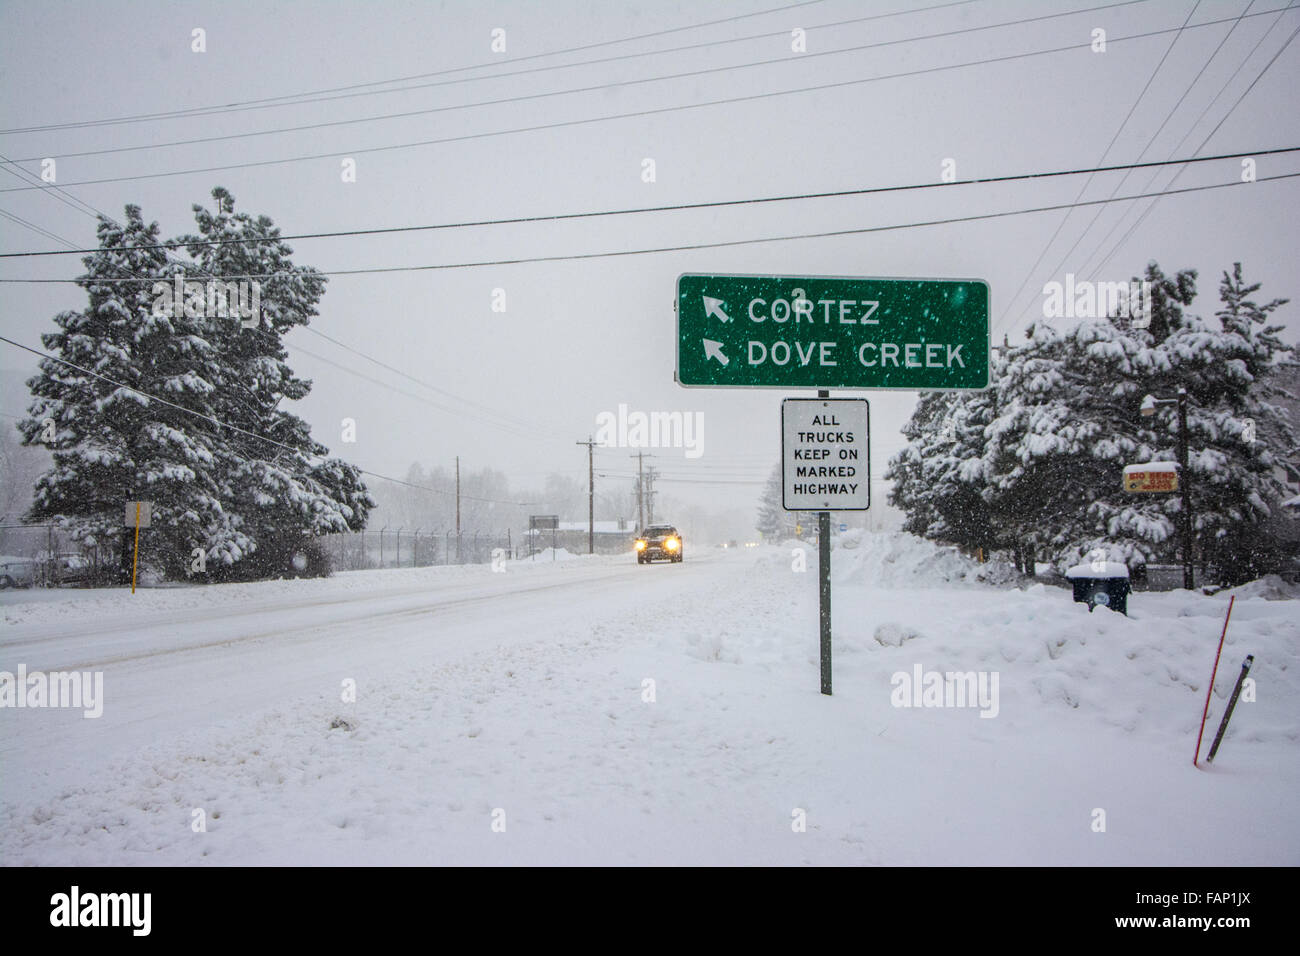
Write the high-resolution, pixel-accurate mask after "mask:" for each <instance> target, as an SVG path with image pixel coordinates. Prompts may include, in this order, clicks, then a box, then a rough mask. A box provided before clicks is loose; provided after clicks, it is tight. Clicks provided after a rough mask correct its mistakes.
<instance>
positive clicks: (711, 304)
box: [700, 295, 731, 322]
mask: <svg viewBox="0 0 1300 956" xmlns="http://www.w3.org/2000/svg"><path fill="white" fill-rule="evenodd" d="M700 298H701V299H703V300H704V317H705V318H708V317H709V316H711V315H716V316H717V317H718V318H720V319H721V320H722V321H723V322H730V321H731V316H729V315H727V313H725V312H723V311H722V300H721V299H710V298H709V297H708V296H707V295H702V296H700Z"/></svg>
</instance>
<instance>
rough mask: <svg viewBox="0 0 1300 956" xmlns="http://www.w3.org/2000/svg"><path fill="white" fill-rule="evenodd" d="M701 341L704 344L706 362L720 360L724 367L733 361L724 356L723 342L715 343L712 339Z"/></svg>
mask: <svg viewBox="0 0 1300 956" xmlns="http://www.w3.org/2000/svg"><path fill="white" fill-rule="evenodd" d="M700 341H702V342H703V343H704V361H706V362H707V361H708V360H709V359H711V358H714V359H717V360H718V363H719V364H721V365H724V366H725V365H726V364H727V363H728V362H730V361H731V359H729V358H727V357H726V356H725V355H723V354H722V343H721V342H714V341H713V340H712V339H701V340H700Z"/></svg>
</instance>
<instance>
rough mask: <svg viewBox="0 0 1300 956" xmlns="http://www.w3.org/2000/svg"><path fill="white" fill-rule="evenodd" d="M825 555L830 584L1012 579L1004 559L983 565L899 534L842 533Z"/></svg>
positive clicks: (887, 584) (931, 583)
mask: <svg viewBox="0 0 1300 956" xmlns="http://www.w3.org/2000/svg"><path fill="white" fill-rule="evenodd" d="M837 544H838V547H837V548H836V550H835V552H834V553H833V554H832V555H831V576H832V579H833V580H835V581H844V582H848V581H855V582H858V583H862V584H866V585H869V586H874V587H894V586H899V585H913V586H947V585H952V584H968V585H972V586H973V585H976V584H1008V583H1010V582H1012V581H1015V580H1016V579H1017V578H1018V575H1017V573H1016V569H1015V568H1013V567H1012V566H1011V565H1010V564H1008V563H1007V562H1005V561H988V562H985V563H983V564H981V563H980V562H978V561H976V560H975V559H974V558H970V557H967V556H966V555H964V554H962V553H961V552H960V551H958V550H957V549H956V548H954V547H945V546H943V545H938V544H935V543H934V542H933V541H926V540H925V539H924V538H918V537H917V536H916V535H913V534H908V533H907V532H905V531H892V532H886V533H876V534H872V533H869V532H861V531H858V533H856V534H855V533H854V532H852V531H850V532H845V533H844V534H843V535H842V536H841V540H840V541H839V542H837Z"/></svg>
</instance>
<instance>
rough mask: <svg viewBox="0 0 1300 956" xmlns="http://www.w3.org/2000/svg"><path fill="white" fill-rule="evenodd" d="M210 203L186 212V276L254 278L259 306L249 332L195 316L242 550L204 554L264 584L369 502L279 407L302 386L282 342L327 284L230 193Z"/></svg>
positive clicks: (360, 517) (350, 472)
mask: <svg viewBox="0 0 1300 956" xmlns="http://www.w3.org/2000/svg"><path fill="white" fill-rule="evenodd" d="M212 198H213V200H214V201H215V210H208V209H206V208H204V207H203V206H199V205H195V206H194V214H195V219H196V221H197V223H198V228H199V231H198V233H197V234H195V235H189V236H185V237H183V238H182V239H180V240H179V241H180V242H181V243H183V244H184V245H185V246H186V247H187V248H188V250H189V253H190V255H191V257H192V258H193V260H194V266H193V268H192V269H190V270H189V274H190V277H191V278H193V279H195V280H198V281H204V282H206V281H207V280H208V279H210V278H213V277H217V278H222V279H224V280H225V281H227V282H231V281H233V282H256V283H257V292H258V295H257V301H258V304H259V309H260V315H258V316H257V317H256V319H257V321H256V325H255V326H253V327H245V324H244V322H243V321H242V317H241V316H240V315H238V314H232V310H231V309H229V308H227V309H225V310H222V309H216V310H212V309H209V310H208V311H216V312H223V311H224V312H225V314H215V315H210V316H209V315H205V316H204V318H203V319H202V320H201V321H202V322H203V329H204V337H205V339H206V340H207V342H209V343H210V344H211V346H212V348H213V350H214V353H215V355H216V356H217V359H216V361H214V362H213V363H212V364H211V365H210V366H209V367H208V369H207V371H208V373H209V374H210V375H211V382H212V385H213V392H212V398H211V401H212V405H213V408H214V409H215V414H216V417H217V418H219V419H220V420H221V421H223V422H226V423H228V424H232V425H236V426H238V427H239V428H240V429H241V430H242V431H241V432H236V431H233V430H229V429H228V430H226V431H225V433H224V437H225V441H224V443H223V445H222V449H221V459H220V468H219V474H220V476H221V479H222V482H223V487H222V491H223V500H224V502H225V503H226V507H227V509H228V510H229V511H231V512H233V514H234V516H235V517H234V521H235V523H236V525H237V526H238V527H239V528H240V530H241V531H242V532H243V533H244V534H245V535H246V536H247V538H248V539H249V542H250V545H251V546H250V547H249V548H247V549H239V550H236V549H230V548H222V549H217V551H216V553H214V555H213V556H214V557H216V558H218V560H219V562H220V563H221V565H223V566H224V575H226V576H238V577H247V576H262V575H266V574H275V573H278V572H280V571H283V570H286V559H287V558H289V557H290V556H292V555H293V554H295V553H297V552H299V551H301V550H303V549H307V548H308V542H309V539H310V538H311V537H313V536H315V535H319V534H324V533H327V532H333V531H346V530H353V531H356V530H360V529H362V528H364V527H365V524H366V518H367V515H368V514H369V511H370V509H371V508H373V507H374V504H375V502H374V499H373V498H372V497H371V496H370V494H369V492H368V491H367V490H366V487H365V485H364V483H363V482H362V480H361V476H360V472H358V470H357V469H356V468H355V467H353V466H352V465H349V464H348V463H347V462H344V461H342V460H340V459H332V458H326V457H325V456H326V455H327V453H328V449H327V448H326V447H325V446H324V445H322V444H320V443H319V442H316V441H314V440H313V439H312V437H311V434H310V429H309V428H308V426H307V424H306V422H304V421H303V420H302V419H301V418H299V417H298V416H296V415H294V414H292V413H290V412H288V411H285V410H284V409H283V408H281V407H280V405H281V403H282V402H284V401H285V400H286V399H288V400H298V399H302V398H304V397H306V395H307V394H308V392H309V391H310V390H311V383H310V382H307V381H305V380H303V379H300V378H298V377H297V376H295V375H294V373H293V370H292V369H290V368H289V366H288V363H287V361H286V359H287V351H286V349H285V347H284V343H283V341H282V337H283V336H284V334H285V333H286V332H288V331H289V330H291V329H293V328H294V327H296V326H299V325H306V324H308V322H309V321H310V320H311V318H312V317H313V316H315V315H317V314H318V313H317V308H316V307H317V305H318V303H319V302H320V299H321V296H322V294H323V292H324V288H325V281H326V280H325V277H324V276H321V275H320V274H318V273H317V272H316V270H314V269H311V268H308V267H303V266H295V265H294V264H293V262H292V260H291V258H290V256H291V255H292V252H293V250H292V249H291V248H290V247H289V246H288V245H287V244H286V243H285V242H283V241H282V240H281V239H279V230H278V229H277V228H276V227H275V224H274V223H273V222H272V221H271V220H270V219H269V218H268V217H266V216H258V217H256V218H254V217H252V216H250V215H249V214H247V213H236V212H235V199H234V197H233V196H232V195H231V194H230V193H229V192H228V191H227V190H225V189H222V188H220V187H219V188H217V189H214V190H213V191H212ZM244 276H251V277H253V278H251V279H241V278H240V277H244ZM243 301H247V298H245V299H244V300H243ZM249 433H251V434H249ZM267 439H270V440H267ZM258 552H260V555H259V554H258ZM250 558H251V559H250Z"/></svg>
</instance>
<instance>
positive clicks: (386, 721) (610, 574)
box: [0, 534, 1300, 865]
mask: <svg viewBox="0 0 1300 956" xmlns="http://www.w3.org/2000/svg"><path fill="white" fill-rule="evenodd" d="M837 544H838V547H837V549H836V550H835V552H834V556H833V560H832V573H833V578H834V603H833V612H834V633H835V647H834V652H835V670H834V681H835V694H834V696H833V697H825V696H823V695H821V694H820V693H818V642H817V573H816V549H815V548H808V549H807V553H806V555H805V556H802V557H801V556H800V555H797V554H794V553H793V552H794V550H795V548H796V547H797V544H795V543H791V544H789V545H787V546H784V547H763V548H753V549H738V550H725V551H724V550H716V551H705V550H704V549H697V550H696V551H694V552H693V553H692V554H689V555H688V558H687V560H686V561H685V562H684V563H682V564H681V565H670V564H664V565H654V566H651V567H641V566H638V565H636V563H635V561H634V559H633V558H632V556H631V555H628V556H625V557H623V556H620V557H612V558H611V557H594V558H592V557H586V556H568V557H570V559H569V560H560V561H549V560H547V561H541V560H539V561H536V562H527V561H524V562H515V563H511V564H508V565H506V566H505V570H504V571H503V572H493V571H492V570H491V569H490V568H489V567H487V566H482V567H451V568H427V569H411V570H394V571H382V572H379V571H366V572H351V573H344V574H339V575H336V576H335V577H333V578H331V579H327V580H314V581H282V582H267V583H260V584H246V585H226V586H221V587H208V588H171V589H158V590H142V591H139V592H137V593H136V594H135V595H134V596H132V595H131V594H129V593H128V592H125V591H121V590H114V591H100V592H91V591H56V592H42V591H20V592H6V593H5V594H4V595H3V596H2V597H0V671H10V672H13V671H15V670H16V669H17V667H18V665H19V664H24V665H26V667H27V669H28V670H29V671H31V670H38V669H42V670H68V669H74V668H75V669H79V670H87V671H102V672H103V686H104V709H103V716H102V717H100V718H98V719H85V718H83V717H82V713H81V711H80V710H59V709H30V708H24V709H11V708H4V709H0V860H2V861H3V862H4V863H7V864H11V865H21V864H34V863H35V864H76V865H84V864H202V863H213V864H268V863H309V864H315V863H321V864H325V863H328V864H344V863H347V864H374V863H398V864H427V863H465V864H492V863H575V864H579V863H614V864H619V863H664V864H668V863H687V864H710V863H717V864H724V863H734V864H746V863H754V864H758V863H772V864H809V863H812V864H857V863H866V864H904V865H906V864H1049V865H1093V864H1156V865H1161V864H1166V865H1167V864H1199V865H1231V864H1241V865H1261V864H1289V865H1294V864H1296V863H1300V818H1298V817H1297V815H1296V813H1295V811H1294V808H1295V794H1296V793H1297V792H1300V706H1297V701H1300V667H1297V664H1300V660H1298V659H1297V654H1298V652H1300V613H1297V612H1298V610H1300V602H1298V601H1297V599H1296V595H1295V594H1294V593H1292V589H1289V588H1287V587H1286V586H1284V585H1279V584H1268V583H1257V584H1254V585H1250V586H1247V587H1246V588H1243V589H1240V590H1239V591H1238V592H1237V595H1238V596H1237V601H1236V606H1235V608H1234V610H1233V615H1232V623H1231V625H1230V627H1229V630H1228V639H1227V644H1226V646H1225V648H1224V653H1223V660H1222V662H1221V663H1220V665H1219V676H1218V680H1217V683H1216V694H1215V698H1214V703H1213V704H1212V705H1211V719H1210V722H1209V724H1208V725H1207V731H1206V737H1207V740H1206V743H1205V745H1204V747H1203V753H1204V750H1207V749H1208V746H1209V738H1211V737H1212V735H1213V732H1214V729H1215V727H1216V726H1217V722H1218V717H1219V715H1220V714H1221V713H1222V709H1223V706H1224V702H1225V699H1226V696H1227V694H1228V693H1229V692H1230V690H1231V688H1232V685H1233V682H1234V681H1235V679H1236V676H1237V673H1238V671H1239V668H1240V664H1241V660H1242V658H1243V657H1244V656H1245V655H1246V654H1247V653H1251V654H1254V655H1255V666H1254V670H1253V671H1252V676H1253V677H1254V678H1255V681H1256V685H1257V699H1256V700H1255V701H1253V702H1246V703H1241V704H1239V705H1238V707H1237V711H1236V714H1235V716H1234V718H1233V724H1232V728H1231V730H1230V731H1229V734H1228V736H1227V739H1226V741H1225V743H1224V745H1223V749H1222V750H1221V752H1220V754H1219V756H1218V758H1217V759H1216V762H1215V763H1214V764H1213V765H1212V766H1210V767H1209V768H1208V769H1196V768H1193V767H1192V763H1191V760H1192V752H1193V749H1194V747H1195V744H1196V732H1197V727H1198V725H1199V722H1200V718H1201V709H1202V706H1203V703H1204V697H1205V688H1206V683H1207V680H1208V677H1209V672H1210V668H1211V665H1212V664H1213V660H1214V651H1215V647H1216V644H1217V642H1218V639H1219V632H1220V629H1221V627H1222V624H1223V615H1224V611H1225V610H1226V607H1227V603H1228V595H1227V594H1219V595H1215V596H1213V597H1206V596H1202V595H1194V594H1186V593H1182V592H1173V593H1164V594H1148V593H1138V594H1134V595H1132V596H1131V598H1130V604H1129V608H1130V614H1131V617H1128V618H1125V617H1123V616H1121V615H1118V614H1114V613H1111V612H1109V611H1105V610H1098V611H1096V612H1094V613H1091V614H1090V613H1089V612H1088V611H1087V609H1086V608H1085V607H1084V606H1083V605H1081V604H1074V603H1072V602H1071V600H1070V593H1069V592H1068V591H1065V590H1062V589H1058V588H1049V587H1044V586H1042V585H1035V586H1032V587H1029V588H1028V589H1026V590H1017V589H1015V588H1014V587H1013V586H1011V585H1009V584H1008V583H1006V580H1007V574H1006V573H1005V569H1001V568H998V567H995V566H990V565H982V566H981V565H974V564H972V563H971V562H969V561H968V560H967V559H965V558H963V557H961V556H959V555H957V554H955V553H953V552H950V551H944V550H942V549H937V548H935V547H933V546H932V545H929V544H926V543H924V542H920V541H917V540H916V539H913V538H910V537H907V536H904V535H868V536H862V535H858V534H848V535H845V536H842V537H841V538H839V539H838V541H837ZM548 557H549V555H548ZM562 557H566V556H562ZM799 566H806V570H804V571H797V570H794V568H796V567H799ZM918 669H919V671H920V672H921V673H922V674H925V673H927V672H933V671H938V672H974V674H975V675H976V676H977V677H979V676H980V675H982V677H980V679H982V680H983V681H984V684H983V686H984V688H985V690H986V691H988V692H990V693H991V692H992V690H993V688H994V687H996V690H997V694H996V697H992V698H987V699H986V702H985V703H986V705H985V706H982V707H981V706H966V707H926V706H921V707H916V706H913V707H901V706H894V704H895V703H898V702H899V699H900V695H901V694H902V691H900V690H899V687H901V686H902V684H901V678H898V677H896V676H895V675H900V674H906V675H908V677H909V679H910V677H911V676H912V675H913V674H915V673H916V672H917V670H918ZM995 677H996V684H994V683H993V680H994V679H995ZM348 680H352V681H355V686H356V701H355V703H350V702H348V703H345V702H343V701H342V699H341V697H342V692H343V689H344V682H345V681H348ZM648 681H652V682H653V684H652V685H651V684H648V683H647V682H648ZM651 690H652V691H653V693H651ZM650 697H653V700H649V699H648V698H650ZM975 703H977V704H978V701H976V702H975ZM994 712H996V716H989V717H984V716H981V713H987V714H990V715H992V714H993V713H994ZM196 809H201V810H202V811H203V815H204V818H205V820H206V832H195V828H194V827H193V826H192V822H193V821H194V819H195V813H194V811H195V810H196ZM1098 810H1102V811H1104V822H1105V829H1104V832H1099V831H1098V829H1097V827H1098V821H1099V820H1100V819H1101V817H1100V816H1099V814H1098V813H1097V811H1098ZM800 811H802V818H803V819H806V831H805V832H798V827H797V823H798V821H799V819H801V814H800ZM494 821H495V822H496V825H497V826H496V829H494V826H493V824H494ZM502 824H504V831H503V832H499V831H501V828H502Z"/></svg>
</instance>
